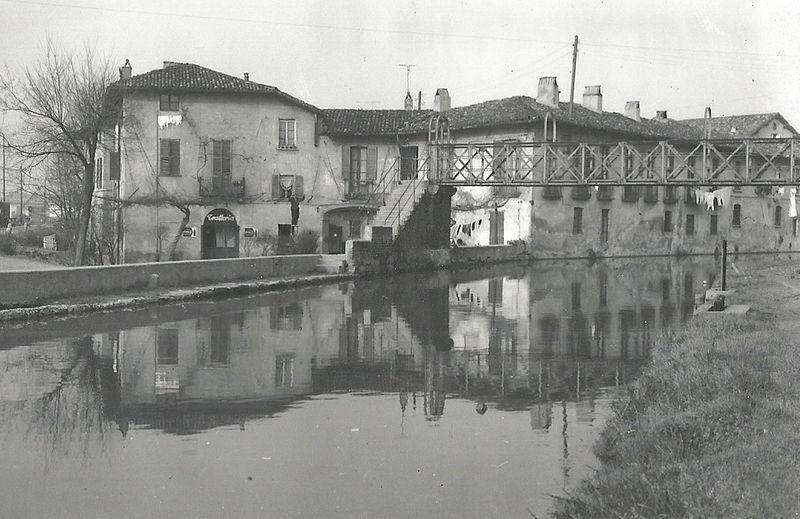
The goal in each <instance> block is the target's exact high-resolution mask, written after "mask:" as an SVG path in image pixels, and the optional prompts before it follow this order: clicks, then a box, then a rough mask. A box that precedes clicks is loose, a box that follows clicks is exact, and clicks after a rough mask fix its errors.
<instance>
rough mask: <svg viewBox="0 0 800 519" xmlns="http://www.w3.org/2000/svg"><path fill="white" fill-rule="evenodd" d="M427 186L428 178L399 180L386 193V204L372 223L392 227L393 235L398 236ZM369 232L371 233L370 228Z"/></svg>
mask: <svg viewBox="0 0 800 519" xmlns="http://www.w3.org/2000/svg"><path fill="white" fill-rule="evenodd" d="M427 187H428V181H427V180H420V179H416V178H415V179H411V180H403V181H400V182H398V183H397V184H395V185H394V186H393V187H392V189H391V190H390V191H389V192H388V194H387V195H386V198H385V202H386V203H385V205H383V206H382V207H381V208H380V209H378V212H377V213H376V214H375V216H374V217H373V218H372V221H371V222H370V225H373V226H381V227H391V228H392V236H394V237H395V238H396V237H397V235H398V233H399V232H400V229H402V228H403V225H404V224H405V223H406V220H408V217H409V216H411V213H412V211H414V207H416V205H417V203H418V202H419V200H420V198H422V195H424V194H425V190H426V188H427ZM367 233H368V234H371V233H370V230H369V229H368V231H367Z"/></svg>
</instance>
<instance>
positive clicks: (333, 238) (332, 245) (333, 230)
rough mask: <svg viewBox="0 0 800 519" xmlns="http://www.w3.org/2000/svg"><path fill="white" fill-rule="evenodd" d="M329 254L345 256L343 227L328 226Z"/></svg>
mask: <svg viewBox="0 0 800 519" xmlns="http://www.w3.org/2000/svg"><path fill="white" fill-rule="evenodd" d="M328 254H344V240H343V239H342V227H341V226H340V225H333V224H328Z"/></svg>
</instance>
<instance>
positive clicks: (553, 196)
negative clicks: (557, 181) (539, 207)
mask: <svg viewBox="0 0 800 519" xmlns="http://www.w3.org/2000/svg"><path fill="white" fill-rule="evenodd" d="M542 197H544V198H546V199H547V200H558V199H559V198H561V187H560V186H544V191H543V192H542Z"/></svg>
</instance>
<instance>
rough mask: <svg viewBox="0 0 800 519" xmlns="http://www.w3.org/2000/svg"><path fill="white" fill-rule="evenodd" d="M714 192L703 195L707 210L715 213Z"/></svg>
mask: <svg viewBox="0 0 800 519" xmlns="http://www.w3.org/2000/svg"><path fill="white" fill-rule="evenodd" d="M714 200H715V197H714V192H713V191H711V192H709V193H703V201H704V202H705V203H706V210H707V211H713V210H714Z"/></svg>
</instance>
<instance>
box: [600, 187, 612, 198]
mask: <svg viewBox="0 0 800 519" xmlns="http://www.w3.org/2000/svg"><path fill="white" fill-rule="evenodd" d="M597 199H598V200H614V188H613V187H612V186H600V187H599V188H598V189H597Z"/></svg>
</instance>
